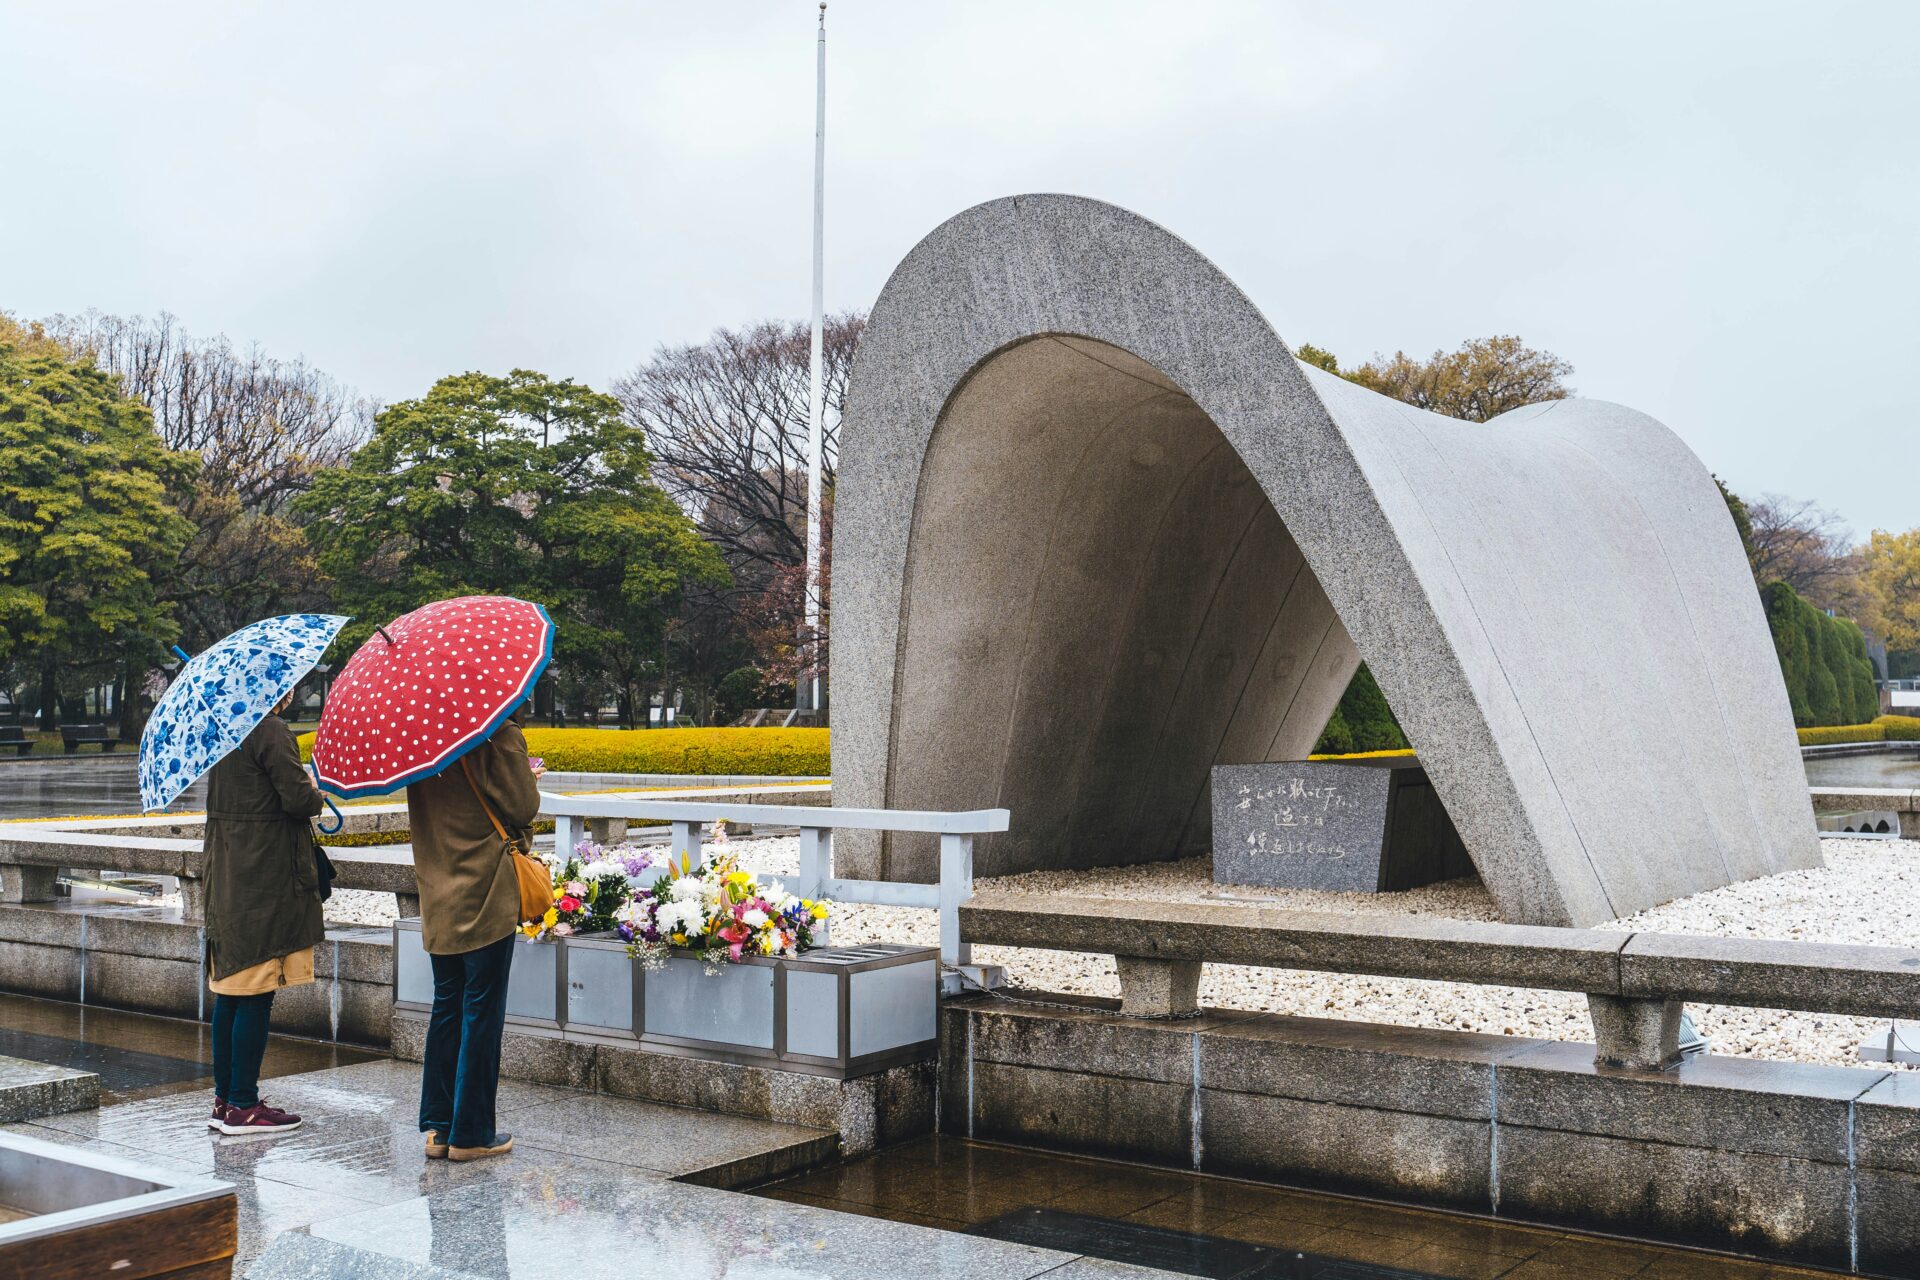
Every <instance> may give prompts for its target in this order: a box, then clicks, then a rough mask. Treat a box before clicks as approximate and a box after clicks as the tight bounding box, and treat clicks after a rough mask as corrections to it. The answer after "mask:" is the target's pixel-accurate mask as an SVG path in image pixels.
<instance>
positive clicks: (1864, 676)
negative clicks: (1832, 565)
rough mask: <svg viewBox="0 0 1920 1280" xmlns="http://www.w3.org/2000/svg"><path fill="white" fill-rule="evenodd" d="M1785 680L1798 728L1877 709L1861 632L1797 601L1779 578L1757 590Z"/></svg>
mask: <svg viewBox="0 0 1920 1280" xmlns="http://www.w3.org/2000/svg"><path fill="white" fill-rule="evenodd" d="M1760 602H1761V604H1762V605H1763V606H1764V607H1765V609H1766V613H1767V626H1768V627H1769V628H1770V629H1771V630H1772V632H1773V647H1774V650H1775V652H1777V653H1778V655H1779V658H1780V674H1781V676H1782V677H1783V678H1784V679H1785V681H1786V685H1787V700H1788V702H1789V703H1790V704H1791V705H1792V708H1793V722H1794V724H1796V725H1798V726H1800V727H1801V728H1817V727H1822V726H1828V725H1860V724H1864V723H1866V722H1867V721H1869V720H1871V719H1872V718H1873V716H1874V714H1875V712H1877V711H1878V710H1879V709H1880V698H1879V694H1878V692H1877V691H1876V690H1875V688H1874V683H1873V664H1872V662H1870V661H1869V660H1868V658H1867V641H1866V637H1865V636H1864V635H1862V634H1861V632H1860V628H1859V627H1858V626H1857V625H1855V624H1854V623H1852V622H1850V621H1848V620H1847V619H1845V618H1832V617H1828V616H1827V615H1826V614H1824V613H1822V612H1821V611H1820V610H1818V609H1816V608H1814V607H1813V606H1812V605H1810V604H1808V603H1807V602H1806V601H1805V600H1802V599H1801V598H1800V596H1799V594H1798V593H1797V592H1796V591H1794V589H1793V588H1792V587H1791V586H1788V585H1787V584H1786V583H1784V582H1772V583H1768V584H1767V585H1766V586H1765V587H1763V588H1762V589H1761V591H1760Z"/></svg>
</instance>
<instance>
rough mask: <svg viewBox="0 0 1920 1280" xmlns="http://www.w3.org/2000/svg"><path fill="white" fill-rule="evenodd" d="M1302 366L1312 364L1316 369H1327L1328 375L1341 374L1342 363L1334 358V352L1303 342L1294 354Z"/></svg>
mask: <svg viewBox="0 0 1920 1280" xmlns="http://www.w3.org/2000/svg"><path fill="white" fill-rule="evenodd" d="M1293 355H1294V358H1295V359H1296V360H1298V361H1300V363H1302V364H1310V365H1312V366H1313V367H1314V368H1316V369H1325V370H1326V371H1327V372H1328V373H1338V372H1340V362H1339V361H1338V360H1336V359H1334V358H1333V352H1331V351H1328V350H1327V349H1326V348H1324V347H1316V346H1314V345H1313V344H1312V343H1311V342H1303V343H1301V344H1300V349H1299V350H1298V351H1296V352H1294V353H1293Z"/></svg>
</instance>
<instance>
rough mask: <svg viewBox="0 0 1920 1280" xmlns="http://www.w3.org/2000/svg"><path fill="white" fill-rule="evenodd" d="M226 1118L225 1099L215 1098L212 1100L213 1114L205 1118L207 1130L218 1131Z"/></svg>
mask: <svg viewBox="0 0 1920 1280" xmlns="http://www.w3.org/2000/svg"><path fill="white" fill-rule="evenodd" d="M226 1118H227V1100H226V1099H225V1098H215V1099H214V1100H213V1114H212V1115H211V1116H209V1117H207V1128H209V1129H218V1128H219V1127H220V1126H221V1124H222V1123H223V1122H224V1121H225V1120H226Z"/></svg>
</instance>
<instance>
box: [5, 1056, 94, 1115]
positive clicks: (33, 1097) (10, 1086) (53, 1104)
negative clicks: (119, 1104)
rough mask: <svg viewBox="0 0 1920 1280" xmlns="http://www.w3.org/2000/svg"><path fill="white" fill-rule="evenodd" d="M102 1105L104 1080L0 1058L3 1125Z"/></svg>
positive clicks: (13, 1059)
mask: <svg viewBox="0 0 1920 1280" xmlns="http://www.w3.org/2000/svg"><path fill="white" fill-rule="evenodd" d="M99 1105H100V1077H99V1076H97V1075H95V1074H94V1073H93V1072H91V1071H75V1070H73V1069H72V1068H70V1067H55V1066H48V1065H47V1064H45V1063H41V1062H28V1061H26V1060H24V1059H21V1058H8V1057H0V1124H13V1123H16V1122H18V1121H21V1120H37V1119H39V1118H40V1117H41V1116H52V1115H59V1114H61V1113H63V1112H67V1111H85V1110H88V1109H90V1108H93V1107H97V1106H99Z"/></svg>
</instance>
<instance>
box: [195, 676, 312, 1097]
mask: <svg viewBox="0 0 1920 1280" xmlns="http://www.w3.org/2000/svg"><path fill="white" fill-rule="evenodd" d="M292 701H293V698H292V695H291V694H289V695H288V696H287V697H286V698H285V699H283V700H282V701H281V703H280V705H279V706H278V707H275V708H274V710H273V713H272V714H271V715H269V716H267V717H266V718H265V719H264V720H262V721H261V722H260V723H259V724H257V725H255V726H254V728H253V730H252V732H250V733H248V734H247V736H246V737H245V738H244V739H243V740H242V741H241V743H240V745H239V746H238V747H236V748H235V749H234V750H232V751H230V752H228V753H227V754H226V755H225V756H224V757H222V758H221V760H220V761H219V763H217V764H215V765H214V766H213V770H212V772H211V773H209V774H208V775H207V828H206V830H207V836H206V870H205V876H206V889H207V952H208V959H209V961H210V968H211V969H212V980H211V981H210V982H209V983H208V987H209V989H211V990H212V992H213V1116H212V1118H211V1119H209V1120H208V1122H207V1124H208V1126H209V1127H210V1128H214V1129H218V1130H220V1131H221V1132H223V1133H257V1132H273V1131H275V1130H283V1129H293V1128H297V1127H298V1126H299V1124H300V1117H299V1116H297V1115H293V1114H292V1113H290V1112H286V1111H281V1110H280V1109H279V1108H277V1107H270V1106H268V1105H267V1104H266V1103H264V1102H262V1101H261V1100H260V1063H261V1060H262V1059H263V1058H264V1057H265V1056H266V1051H267V1022H268V1020H269V1018H270V1017H271V1016H272V1013H273V993H274V992H276V991H278V990H279V989H280V988H281V987H295V986H301V985H303V984H305V983H309V982H312V981H313V948H314V944H315V943H317V942H319V941H320V939H321V938H322V937H323V936H325V934H326V925H325V923H324V922H323V921H322V919H321V912H320V892H321V886H320V873H319V868H318V867H317V865H316V864H315V861H314V855H313V848H314V845H313V828H312V827H311V826H310V825H309V820H310V819H312V818H313V816H314V815H315V814H317V813H319V812H320V810H321V807H322V805H323V803H324V802H323V801H322V800H321V797H320V789H319V788H318V787H317V786H315V785H314V782H313V779H312V778H310V777H308V776H307V771H306V770H305V769H303V768H302V767H301V766H300V748H299V746H298V745H297V744H296V743H295V742H294V738H293V730H292V729H290V728H288V727H287V722H286V721H285V720H282V719H281V718H280V715H281V713H282V712H284V711H285V710H286V709H287V707H288V705H289V704H290V703H291V702H292Z"/></svg>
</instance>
